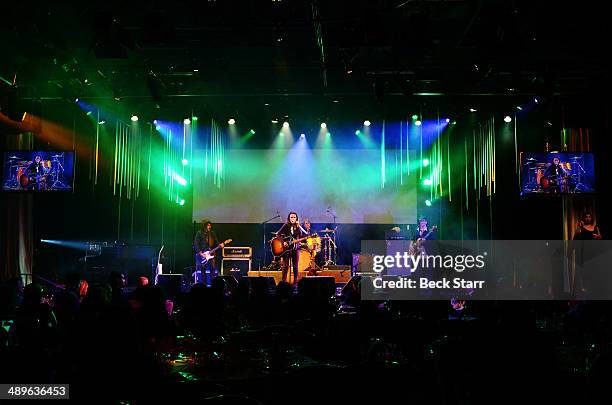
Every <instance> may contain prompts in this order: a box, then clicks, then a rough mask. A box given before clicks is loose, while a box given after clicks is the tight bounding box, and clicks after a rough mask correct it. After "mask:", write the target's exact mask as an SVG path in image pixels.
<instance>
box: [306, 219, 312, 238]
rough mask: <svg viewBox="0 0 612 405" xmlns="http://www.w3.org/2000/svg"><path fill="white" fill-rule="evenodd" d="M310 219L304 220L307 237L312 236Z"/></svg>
mask: <svg viewBox="0 0 612 405" xmlns="http://www.w3.org/2000/svg"><path fill="white" fill-rule="evenodd" d="M310 229H311V224H310V219H308V218H306V219H304V231H306V235H312V231H311V230H310Z"/></svg>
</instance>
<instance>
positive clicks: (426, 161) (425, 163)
mask: <svg viewBox="0 0 612 405" xmlns="http://www.w3.org/2000/svg"><path fill="white" fill-rule="evenodd" d="M423 166H425V167H427V166H429V159H423Z"/></svg>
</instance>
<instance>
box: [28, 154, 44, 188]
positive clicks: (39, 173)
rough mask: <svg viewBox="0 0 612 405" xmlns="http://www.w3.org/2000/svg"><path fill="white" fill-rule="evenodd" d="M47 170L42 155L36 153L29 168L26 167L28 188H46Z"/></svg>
mask: <svg viewBox="0 0 612 405" xmlns="http://www.w3.org/2000/svg"><path fill="white" fill-rule="evenodd" d="M46 174H47V171H46V169H45V166H44V162H43V160H42V157H41V156H40V155H36V157H35V158H34V161H33V162H32V163H30V165H29V166H28V168H27V169H26V175H27V176H28V180H29V182H28V185H27V186H26V188H27V189H29V190H31V189H34V188H36V189H37V190H39V191H40V190H41V189H45V188H46V177H44V176H45V175H46Z"/></svg>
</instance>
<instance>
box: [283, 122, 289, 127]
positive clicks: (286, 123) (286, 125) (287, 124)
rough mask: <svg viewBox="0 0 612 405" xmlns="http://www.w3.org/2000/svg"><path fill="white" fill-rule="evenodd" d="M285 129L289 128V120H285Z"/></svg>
mask: <svg viewBox="0 0 612 405" xmlns="http://www.w3.org/2000/svg"><path fill="white" fill-rule="evenodd" d="M283 129H289V123H288V122H287V121H285V122H283Z"/></svg>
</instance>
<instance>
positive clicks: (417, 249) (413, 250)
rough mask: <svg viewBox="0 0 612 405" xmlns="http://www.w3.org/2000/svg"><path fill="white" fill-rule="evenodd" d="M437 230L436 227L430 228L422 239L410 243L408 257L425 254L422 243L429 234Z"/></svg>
mask: <svg viewBox="0 0 612 405" xmlns="http://www.w3.org/2000/svg"><path fill="white" fill-rule="evenodd" d="M437 230H438V227H437V226H432V227H431V230H430V231H429V232H427V233H426V234H425V235H424V236H423V237H421V238H418V239H417V240H416V241H414V242H412V243H411V244H410V249H409V250H410V251H409V253H408V254H409V255H410V256H416V255H420V254H425V247H424V246H423V242H425V241H426V240H427V239H428V238H429V237H430V236H431V234H432V233H434V232H435V231H437Z"/></svg>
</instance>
